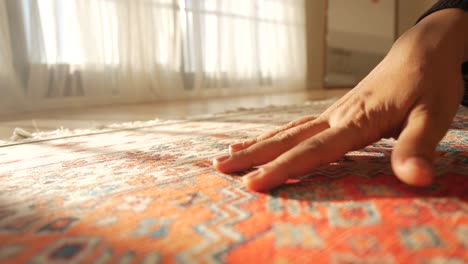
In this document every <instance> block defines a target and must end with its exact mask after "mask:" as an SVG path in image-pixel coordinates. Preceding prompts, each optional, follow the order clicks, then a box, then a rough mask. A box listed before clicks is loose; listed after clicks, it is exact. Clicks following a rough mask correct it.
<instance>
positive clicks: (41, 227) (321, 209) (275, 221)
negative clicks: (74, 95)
mask: <svg viewBox="0 0 468 264" xmlns="http://www.w3.org/2000/svg"><path fill="white" fill-rule="evenodd" d="M329 103H330V102H316V103H310V104H305V105H295V106H289V107H267V108H261V109H245V110H241V111H234V112H228V113H223V114H219V115H214V116H211V117H203V118H196V119H187V120H167V121H157V122H156V121H153V122H148V123H144V122H142V123H138V125H135V126H126V127H121V128H120V129H107V130H105V131H96V132H95V133H93V131H87V133H86V134H83V135H79V134H70V135H68V136H64V137H59V138H40V139H35V140H28V141H26V142H13V143H12V142H10V143H8V144H4V145H3V146H1V147H0V262H1V263H466V262H468V181H467V179H468V166H467V163H468V150H467V148H468V130H467V129H468V116H467V112H466V110H464V109H461V110H460V111H459V113H458V115H457V117H456V118H455V120H454V122H453V124H452V128H451V130H450V131H449V132H448V134H447V135H446V137H445V138H444V140H443V141H442V142H441V144H440V146H439V149H438V159H437V164H436V167H437V174H438V176H437V179H436V181H435V183H434V185H432V186H430V187H427V188H415V187H409V186H406V185H404V184H402V183H401V182H399V181H398V180H397V179H396V178H395V176H394V175H393V174H392V171H391V168H390V161H389V156H390V153H391V151H392V148H393V145H394V143H395V141H394V140H391V139H387V140H381V141H379V142H377V143H375V144H372V145H370V146H368V147H366V148H364V149H362V150H359V151H354V152H350V153H348V154H347V155H346V156H345V157H344V158H343V159H341V160H339V161H337V162H335V163H332V164H329V165H327V166H323V167H321V168H319V169H317V170H316V171H314V172H313V173H312V174H310V175H307V176H305V177H303V178H301V179H300V180H298V181H292V182H288V183H287V184H285V185H284V186H282V187H280V188H277V189H275V190H273V191H271V192H269V193H254V192H250V191H248V190H246V189H245V188H244V187H243V186H242V184H241V179H240V177H242V175H243V174H244V173H239V174H238V175H225V174H221V173H218V172H216V171H214V170H213V168H212V166H211V160H212V158H214V157H216V156H219V155H221V154H223V153H225V152H226V151H227V146H228V145H229V144H231V143H234V142H238V141H240V140H242V139H246V138H251V137H253V136H256V135H258V134H260V133H262V132H265V131H268V130H270V129H272V128H274V127H276V126H278V125H280V124H283V123H286V122H289V121H291V120H293V119H297V118H298V117H301V116H306V115H311V114H318V113H320V112H321V111H323V110H324V109H325V108H326V107H327V106H328V104H329Z"/></svg>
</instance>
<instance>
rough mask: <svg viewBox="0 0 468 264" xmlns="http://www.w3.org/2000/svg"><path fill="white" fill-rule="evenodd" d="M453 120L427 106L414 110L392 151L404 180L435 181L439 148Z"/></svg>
mask: <svg viewBox="0 0 468 264" xmlns="http://www.w3.org/2000/svg"><path fill="white" fill-rule="evenodd" d="M433 109H437V108H433ZM451 120H452V117H451V116H450V114H447V113H429V112H428V111H427V110H424V108H423V106H419V107H416V108H414V110H412V112H410V114H409V116H408V119H407V125H406V127H405V128H404V129H403V131H402V132H401V134H400V136H399V138H398V142H397V145H396V146H395V149H394V150H393V153H392V168H393V171H394V172H395V174H396V176H397V177H398V178H399V179H400V180H402V181H403V182H405V183H407V184H410V185H416V186H426V185H429V184H431V183H432V181H433V179H434V169H433V162H434V156H435V148H436V146H437V144H438V142H439V141H440V140H441V139H442V138H443V136H444V135H445V133H446V131H447V130H448V128H449V125H450V121H451Z"/></svg>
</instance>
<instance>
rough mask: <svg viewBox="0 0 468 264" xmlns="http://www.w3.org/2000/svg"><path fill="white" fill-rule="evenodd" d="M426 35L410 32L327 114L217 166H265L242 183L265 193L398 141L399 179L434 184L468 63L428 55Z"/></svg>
mask: <svg viewBox="0 0 468 264" xmlns="http://www.w3.org/2000/svg"><path fill="white" fill-rule="evenodd" d="M423 21H424V20H423ZM427 23H429V22H427V21H426V24H424V23H423V25H426V26H427ZM425 29H426V28H421V27H420V28H418V27H415V28H413V29H412V30H410V31H409V32H407V33H406V34H405V35H404V36H403V37H402V38H400V39H399V40H398V41H397V42H396V43H395V45H394V46H393V47H392V49H391V51H390V52H389V53H388V55H387V56H386V57H385V59H384V60H383V61H382V62H381V63H380V64H379V65H378V66H377V67H376V68H375V69H374V70H373V71H372V72H371V73H370V74H369V75H368V76H367V77H366V78H365V79H364V80H363V81H362V82H360V83H359V84H358V85H357V86H356V87H355V88H354V89H353V90H351V91H350V92H349V93H348V94H346V95H345V96H344V97H343V98H341V99H340V100H338V101H337V102H336V103H335V104H333V105H332V106H331V107H330V108H328V109H327V110H326V111H325V112H323V113H322V114H321V115H320V116H318V117H316V118H314V117H306V118H302V119H299V120H296V121H293V122H291V123H289V124H287V125H285V126H283V127H281V128H279V129H277V130H274V131H271V132H268V133H266V134H264V135H261V136H259V137H257V138H255V139H252V140H249V141H246V142H243V143H239V144H234V145H231V146H230V153H231V154H230V155H228V156H224V157H220V158H218V159H215V160H214V166H215V168H216V169H217V170H219V171H221V172H224V173H230V172H235V171H242V170H246V169H249V168H252V167H257V166H260V167H259V168H258V169H257V170H255V171H253V172H251V173H249V174H247V175H246V176H244V177H243V181H244V183H245V185H246V186H247V187H248V188H249V189H252V190H256V191H266V190H270V189H272V188H274V187H277V186H279V185H281V184H282V183H284V182H285V181H286V180H288V179H291V178H296V177H299V176H303V175H305V174H307V173H310V172H311V171H312V170H314V169H315V168H317V167H319V166H321V165H324V164H328V163H330V162H333V161H335V160H337V159H339V158H341V157H342V156H343V155H345V154H346V153H347V152H348V151H351V150H355V149H359V148H362V147H365V146H366V145H368V144H370V143H372V142H375V141H377V140H379V139H381V138H384V137H392V136H393V137H395V138H398V142H397V144H396V146H395V148H394V150H393V153H392V157H391V162H392V168H393V170H394V172H395V174H396V176H397V177H398V178H399V179H400V180H402V181H403V182H405V183H408V184H411V185H417V186H424V185H428V184H430V183H431V182H432V180H433V178H434V171H433V161H434V156H435V155H434V153H435V148H436V146H437V144H438V142H439V141H440V140H441V139H442V137H443V136H444V135H445V133H446V132H447V130H448V128H449V126H450V123H451V121H452V119H453V116H454V115H455V113H456V111H457V108H458V104H459V102H460V101H461V98H462V95H463V80H462V78H461V74H460V65H461V63H462V61H463V60H462V59H464V58H461V57H460V58H459V57H457V56H455V55H456V53H454V52H453V50H451V49H448V50H447V49H446V48H447V47H446V46H444V45H445V42H442V41H441V42H440V43H438V44H439V45H440V46H438V47H436V48H434V47H432V46H431V47H428V49H421V47H420V46H421V45H420V43H421V38H422V37H427V32H425V31H424V30H425ZM421 31H422V32H421ZM442 33H445V32H442ZM430 37H432V38H433V37H434V36H433V35H431V36H430ZM446 44H447V45H449V43H446ZM435 50H437V52H434V51H435ZM445 50H447V51H446V53H443V52H442V51H445ZM452 55H454V56H452Z"/></svg>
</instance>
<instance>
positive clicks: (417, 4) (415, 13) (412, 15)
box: [398, 0, 436, 36]
mask: <svg viewBox="0 0 468 264" xmlns="http://www.w3.org/2000/svg"><path fill="white" fill-rule="evenodd" d="M435 2H436V0H410V1H408V0H398V35H399V36H400V35H401V34H403V33H404V32H405V31H406V30H408V29H409V28H410V27H412V26H413V25H414V24H415V23H416V20H417V19H418V18H419V17H420V16H421V15H422V14H423V13H424V12H425V11H426V10H428V9H429V8H430V7H431V6H432V5H433V4H434V3H435Z"/></svg>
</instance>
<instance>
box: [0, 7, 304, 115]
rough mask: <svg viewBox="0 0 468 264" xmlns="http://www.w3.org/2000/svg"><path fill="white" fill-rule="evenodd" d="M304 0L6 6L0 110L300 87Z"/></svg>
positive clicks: (0, 15) (1, 11)
mask: <svg viewBox="0 0 468 264" xmlns="http://www.w3.org/2000/svg"><path fill="white" fill-rule="evenodd" d="M304 17H305V15H304V0H0V85H1V86H0V111H2V113H5V112H15V111H25V110H35V109H42V108H50V107H66V106H71V105H78V106H82V105H89V104H107V103H114V102H146V101H156V100H170V99H175V98H197V97H203V96H216V95H221V94H224V95H226V94H227V95H229V94H234V93H241V94H242V93H249V92H252V91H257V92H259V91H262V90H268V91H271V90H275V89H276V90H279V89H282V90H283V89H301V88H303V87H304V86H305V85H304V81H305V71H306V70H305V65H306V61H305V58H306V56H305V53H306V47H305V19H304Z"/></svg>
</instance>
